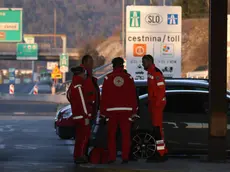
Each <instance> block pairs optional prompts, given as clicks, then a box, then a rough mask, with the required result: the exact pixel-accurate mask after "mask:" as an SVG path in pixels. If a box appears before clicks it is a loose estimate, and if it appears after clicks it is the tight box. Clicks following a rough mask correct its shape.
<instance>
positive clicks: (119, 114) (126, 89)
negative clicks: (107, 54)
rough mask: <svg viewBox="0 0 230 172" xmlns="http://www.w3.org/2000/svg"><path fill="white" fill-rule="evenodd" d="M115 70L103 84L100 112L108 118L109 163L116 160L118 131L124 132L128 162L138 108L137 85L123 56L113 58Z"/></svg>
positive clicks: (125, 155) (123, 146) (124, 158)
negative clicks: (127, 68) (126, 66)
mask: <svg viewBox="0 0 230 172" xmlns="http://www.w3.org/2000/svg"><path fill="white" fill-rule="evenodd" d="M112 64H113V72H112V73H110V74H108V75H107V76H106V77H105V79H104V83H103V86H102V93H101V106H100V112H101V117H102V118H107V119H108V151H109V163H113V162H115V161H116V154H117V152H116V132H117V127H118V125H119V126H120V129H121V133H122V160H123V161H122V163H128V161H129V153H130V144H131V143H130V141H131V138H130V137H131V136H130V133H131V123H132V121H133V120H134V118H135V117H138V116H137V115H136V113H137V110H138V105H137V96H136V87H135V83H134V80H133V78H132V77H131V75H130V74H128V73H126V72H125V70H124V60H123V59H122V58H121V57H117V58H114V59H113V60H112Z"/></svg>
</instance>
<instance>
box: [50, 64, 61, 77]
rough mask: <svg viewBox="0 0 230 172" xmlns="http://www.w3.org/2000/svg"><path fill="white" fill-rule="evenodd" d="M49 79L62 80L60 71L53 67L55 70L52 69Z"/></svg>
mask: <svg viewBox="0 0 230 172" xmlns="http://www.w3.org/2000/svg"><path fill="white" fill-rule="evenodd" d="M51 77H52V79H61V78H62V74H61V71H60V69H59V68H58V66H55V68H54V69H53V71H52V73H51Z"/></svg>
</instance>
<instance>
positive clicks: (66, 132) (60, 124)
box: [54, 79, 208, 139]
mask: <svg viewBox="0 0 230 172" xmlns="http://www.w3.org/2000/svg"><path fill="white" fill-rule="evenodd" d="M135 85H136V89H137V95H138V96H140V95H144V94H146V93H147V92H148V89H147V81H135ZM100 89H101V87H100ZM166 90H206V91H207V90H208V81H207V80H196V79H195V80H194V79H166ZM54 126H55V129H56V133H57V135H58V136H59V137H60V138H62V139H70V138H72V137H73V134H72V133H73V130H74V129H73V122H72V112H71V107H70V105H67V106H66V107H64V108H62V109H60V110H58V111H57V113H56V117H55V122H54Z"/></svg>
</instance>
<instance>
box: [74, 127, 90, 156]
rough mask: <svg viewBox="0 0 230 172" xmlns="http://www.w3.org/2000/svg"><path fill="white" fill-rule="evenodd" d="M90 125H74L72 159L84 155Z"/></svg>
mask: <svg viewBox="0 0 230 172" xmlns="http://www.w3.org/2000/svg"><path fill="white" fill-rule="evenodd" d="M90 132H91V130H90V125H82V124H77V125H76V134H75V145H74V159H76V158H79V157H82V156H84V155H85V152H86V148H87V144H88V141H89V137H90Z"/></svg>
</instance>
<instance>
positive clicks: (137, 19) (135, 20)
mask: <svg viewBox="0 0 230 172" xmlns="http://www.w3.org/2000/svg"><path fill="white" fill-rule="evenodd" d="M129 24H130V27H140V26H141V12H140V11H130V20H129Z"/></svg>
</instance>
